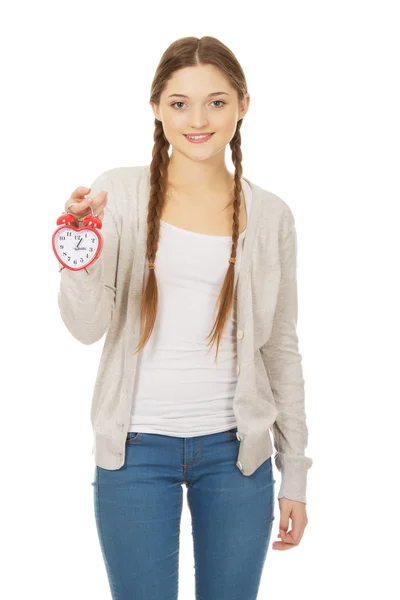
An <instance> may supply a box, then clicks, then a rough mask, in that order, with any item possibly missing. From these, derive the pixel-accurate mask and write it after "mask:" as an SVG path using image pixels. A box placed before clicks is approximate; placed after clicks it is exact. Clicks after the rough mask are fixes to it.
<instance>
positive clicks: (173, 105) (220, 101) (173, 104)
mask: <svg viewBox="0 0 400 600" xmlns="http://www.w3.org/2000/svg"><path fill="white" fill-rule="evenodd" d="M213 102H219V103H220V104H221V105H222V106H223V105H224V104H226V102H224V101H223V100H213V101H212V103H213ZM175 104H185V103H184V102H173V103H172V104H171V106H172V107H174V108H177V110H180V109H179V108H178V107H175ZM222 106H215V107H214V108H222Z"/></svg>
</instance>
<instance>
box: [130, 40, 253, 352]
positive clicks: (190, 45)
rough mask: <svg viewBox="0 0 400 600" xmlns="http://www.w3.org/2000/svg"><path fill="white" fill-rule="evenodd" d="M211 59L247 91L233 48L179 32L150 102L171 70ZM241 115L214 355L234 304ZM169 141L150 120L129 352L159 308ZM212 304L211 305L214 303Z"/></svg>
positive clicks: (140, 345) (161, 66)
mask: <svg viewBox="0 0 400 600" xmlns="http://www.w3.org/2000/svg"><path fill="white" fill-rule="evenodd" d="M207 64H210V65H213V66H215V67H217V68H218V69H219V70H220V71H221V72H222V74H223V75H224V76H225V77H226V79H227V80H228V81H229V83H230V84H231V85H232V86H233V87H234V88H235V89H236V90H237V94H238V99H239V100H243V98H244V96H245V94H246V93H247V83H246V78H245V75H244V73H243V70H242V68H241V66H240V64H239V62H238V61H237V59H236V57H235V56H234V54H233V53H232V52H231V50H229V48H227V47H226V46H225V45H224V44H223V43H222V42H220V41H219V40H218V39H216V38H214V37H210V36H204V37H202V38H200V39H199V38H196V37H184V38H180V39H178V40H176V41H175V42H173V43H172V44H171V45H170V46H169V47H168V48H167V50H166V51H165V52H164V54H163V55H162V57H161V60H160V62H159V64H158V67H157V70H156V73H155V75H154V78H153V82H152V85H151V96H150V103H154V104H156V105H158V104H159V102H160V96H161V93H162V92H163V90H164V88H165V86H166V83H167V81H168V80H169V78H170V77H171V76H172V75H173V73H174V72H175V71H178V70H179V69H182V68H184V67H192V66H196V65H207ZM242 122H243V119H240V120H239V121H238V123H237V127H236V131H235V133H234V135H233V137H232V139H231V141H230V142H229V145H230V147H231V151H232V162H233V165H234V167H235V174H234V189H233V209H234V210H233V222H232V250H231V256H230V259H229V266H228V269H227V272H226V275H225V279H224V282H223V285H222V288H221V291H220V294H219V296H218V300H217V304H218V303H219V310H218V314H217V317H216V320H215V323H214V327H213V329H212V330H211V332H210V334H209V335H208V337H207V339H208V338H211V340H210V342H209V344H208V345H211V346H212V345H213V344H214V342H215V341H217V351H216V356H215V359H216V360H217V358H218V350H219V345H220V340H221V337H222V332H223V329H224V326H225V323H226V320H227V318H228V316H229V313H230V311H231V309H232V306H233V300H234V281H235V262H236V248H237V244H238V238H239V210H240V199H241V193H242V186H241V181H240V180H241V178H242V150H241V136H240V128H241V126H242ZM169 146H170V144H169V142H168V140H167V138H166V137H165V135H164V130H163V126H162V122H161V121H159V120H158V119H155V120H154V146H153V151H152V161H151V164H150V194H149V203H148V212H147V226H148V227H147V253H146V255H147V258H148V261H149V273H148V277H147V281H146V286H145V289H144V292H143V294H142V299H141V316H140V326H141V339H140V341H139V343H138V345H137V347H136V350H135V352H134V353H133V354H136V353H137V352H139V351H140V350H141V349H142V348H143V347H144V346H145V345H146V344H147V342H148V340H149V338H150V336H151V333H152V331H153V328H154V324H155V321H156V316H157V309H158V289H157V279H156V274H155V269H154V267H155V258H156V253H157V248H158V240H159V230H160V216H161V214H162V208H163V206H164V199H165V195H166V191H167V186H168V181H167V174H168V163H169V154H168V150H169ZM217 304H216V306H217Z"/></svg>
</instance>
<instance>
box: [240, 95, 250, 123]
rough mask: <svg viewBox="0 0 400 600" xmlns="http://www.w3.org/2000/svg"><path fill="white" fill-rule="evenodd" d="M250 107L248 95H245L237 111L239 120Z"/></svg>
mask: <svg viewBox="0 0 400 600" xmlns="http://www.w3.org/2000/svg"><path fill="white" fill-rule="evenodd" d="M249 105H250V94H245V97H244V98H243V100H241V101H240V110H239V119H238V120H240V119H243V117H244V116H245V114H246V113H247V111H248V110H249Z"/></svg>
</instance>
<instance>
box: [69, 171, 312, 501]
mask: <svg viewBox="0 0 400 600" xmlns="http://www.w3.org/2000/svg"><path fill="white" fill-rule="evenodd" d="M149 174H150V166H149V165H145V166H134V167H117V168H114V169H110V170H108V171H105V172H104V173H103V174H102V175H100V176H99V177H98V178H97V179H96V180H95V182H94V183H93V184H92V189H91V192H90V196H91V197H94V196H95V195H97V194H98V192H99V191H100V190H101V189H104V190H107V191H108V203H107V206H106V208H105V213H104V218H103V227H102V230H101V232H102V235H103V240H104V246H103V250H102V252H101V254H100V256H99V258H98V259H97V260H96V261H95V262H94V263H93V264H92V265H90V266H89V267H88V272H89V273H87V272H86V271H85V270H81V271H71V270H69V269H66V268H65V269H62V270H60V291H59V295H58V304H59V308H60V313H61V317H62V319H63V321H64V323H65V325H66V327H67V328H68V330H69V331H70V333H71V334H72V335H73V336H74V337H75V338H76V339H77V340H79V341H80V342H82V343H83V344H93V343H95V342H97V341H98V340H100V339H101V338H102V337H103V335H104V334H106V338H105V342H104V347H103V352H102V356H101V359H100V364H99V368H98V373H97V378H96V382H95V385H94V392H93V399H92V407H91V422H92V427H93V451H92V452H93V454H94V456H95V462H96V464H97V465H98V466H100V467H103V468H105V469H110V470H115V469H119V468H120V467H122V466H123V464H124V462H125V441H126V436H127V431H128V427H129V423H130V415H131V401H132V390H133V385H134V378H135V374H136V366H137V356H138V355H135V356H132V353H133V351H134V349H135V347H136V345H137V343H138V341H139V324H140V314H139V308H140V297H141V293H142V285H143V276H144V268H145V258H146V256H145V249H146V234H147V220H146V219H147V204H148V199H149V190H150V179H149ZM244 179H245V180H246V181H247V182H248V183H249V185H250V186H251V188H252V193H253V203H252V209H251V211H250V216H249V219H248V224H247V232H246V237H245V241H244V247H243V256H242V263H241V267H240V273H239V278H238V284H237V298H235V308H236V310H237V324H238V325H237V340H238V343H237V355H238V364H237V374H238V379H237V386H236V393H235V396H234V398H233V411H234V414H235V417H236V424H237V428H238V436H237V437H238V441H239V444H238V456H237V462H236V465H237V467H238V469H240V471H241V472H242V473H243V475H244V476H250V475H251V474H252V473H254V471H255V470H256V469H257V468H258V467H259V466H260V465H261V464H262V463H263V462H264V461H265V460H266V459H268V458H269V457H270V456H271V455H272V453H273V445H272V443H273V444H274V446H275V450H276V453H275V455H274V461H275V465H276V467H277V469H278V471H279V472H280V474H281V485H280V489H279V493H278V498H282V497H286V498H289V499H292V500H298V501H301V502H305V503H306V482H307V471H308V469H309V468H310V467H311V465H312V463H313V461H312V459H311V458H309V457H307V456H305V449H306V446H307V442H308V430H307V425H306V415H305V404H304V379H303V373H302V365H301V359H302V357H301V355H300V353H299V349H298V337H297V334H296V326H297V282H296V251H297V246H296V244H297V238H296V229H295V222H294V217H293V214H292V212H291V210H290V208H289V206H288V205H287V204H286V202H285V201H283V200H282V199H281V198H279V197H278V196H276V195H275V194H272V193H271V192H268V191H266V190H264V189H262V188H261V187H259V186H257V185H256V184H254V183H252V182H251V181H249V180H248V179H247V178H244ZM270 429H271V430H272V434H273V439H272V441H271V436H270V432H269V430H270Z"/></svg>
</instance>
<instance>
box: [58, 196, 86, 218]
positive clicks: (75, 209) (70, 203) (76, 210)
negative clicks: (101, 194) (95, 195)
mask: <svg viewBox="0 0 400 600" xmlns="http://www.w3.org/2000/svg"><path fill="white" fill-rule="evenodd" d="M91 205H92V198H85V199H84V200H78V201H77V200H76V199H74V198H70V199H69V200H67V201H66V203H65V210H67V209H68V212H70V213H71V214H73V215H76V216H81V215H82V214H85V213H86V212H87V211H88V207H89V206H91Z"/></svg>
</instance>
